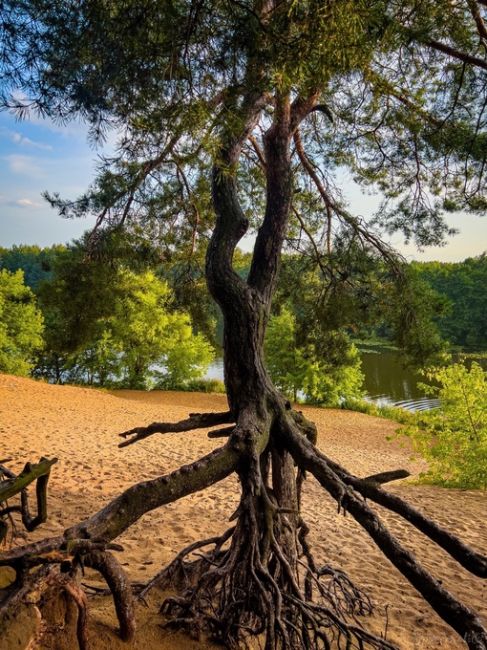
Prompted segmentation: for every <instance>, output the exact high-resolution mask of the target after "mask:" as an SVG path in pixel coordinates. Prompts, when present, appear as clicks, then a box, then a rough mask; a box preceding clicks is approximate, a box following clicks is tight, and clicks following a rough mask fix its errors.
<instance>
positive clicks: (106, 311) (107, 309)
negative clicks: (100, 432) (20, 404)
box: [0, 241, 214, 388]
mask: <svg viewBox="0 0 487 650" xmlns="http://www.w3.org/2000/svg"><path fill="white" fill-rule="evenodd" d="M87 250H88V248H87V246H86V241H82V242H79V243H75V244H73V245H70V246H67V247H65V246H54V247H51V248H45V249H41V248H39V247H37V246H14V247H13V248H11V249H0V269H1V270H0V371H3V372H10V373H13V374H19V375H26V374H32V375H34V376H37V377H43V378H46V379H48V380H49V381H53V382H57V383H64V382H70V383H87V384H95V385H100V386H126V387H131V388H149V387H153V386H155V385H158V386H161V387H172V388H182V387H185V386H186V385H187V384H189V383H190V382H191V381H194V380H197V379H198V378H199V377H201V376H202V375H204V373H205V372H206V369H207V368H208V365H209V364H210V363H211V361H212V360H213V358H214V349H213V346H212V345H211V343H210V341H209V340H208V337H206V336H205V335H204V333H202V332H196V331H194V328H193V326H192V323H191V318H190V315H189V313H188V312H187V311H185V310H183V309H180V308H179V305H178V304H177V301H176V299H175V296H174V292H173V291H172V290H171V287H170V285H169V283H168V281H167V280H166V279H165V278H164V277H162V276H161V275H160V274H158V273H157V267H156V270H153V269H152V268H151V266H153V260H150V259H149V258H147V257H146V258H144V255H142V254H139V255H136V256H133V258H132V261H131V262H130V263H129V262H128V260H129V259H130V258H129V257H128V256H126V255H122V251H121V250H120V249H117V248H116V247H115V248H114V249H113V250H111V251H110V252H109V253H107V254H106V255H104V254H103V251H100V250H98V252H97V254H96V255H94V256H90V254H89V253H88V252H87ZM139 253H140V251H139Z"/></svg>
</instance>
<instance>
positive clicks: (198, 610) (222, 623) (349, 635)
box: [143, 486, 394, 650]
mask: <svg viewBox="0 0 487 650" xmlns="http://www.w3.org/2000/svg"><path fill="white" fill-rule="evenodd" d="M248 488H250V486H247V487H246V489H244V494H243V496H242V501H241V504H240V514H239V518H238V523H237V525H236V527H235V528H234V529H231V530H230V531H227V533H226V534H225V535H224V536H222V538H219V539H218V538H213V539H212V540H207V541H206V542H205V544H210V543H211V544H213V545H214V547H215V548H214V549H213V550H212V551H211V552H209V553H206V554H205V555H203V556H201V557H199V558H198V559H197V560H193V561H192V562H190V561H187V562H186V563H185V565H184V566H183V567H181V562H182V560H183V556H181V555H180V556H179V557H178V569H179V574H180V576H179V577H181V574H182V575H183V577H184V578H185V581H186V588H185V589H184V590H183V592H182V595H181V596H179V597H172V598H168V599H166V601H165V602H164V603H163V605H162V607H161V611H162V612H163V613H164V614H166V615H167V617H168V620H167V623H166V625H168V626H175V627H183V628H185V629H186V630H187V631H188V632H189V633H190V634H192V635H194V636H199V634H201V633H207V634H209V635H210V637H211V638H212V639H214V640H216V641H218V642H220V643H223V644H224V645H225V647H228V648H231V649H237V648H244V647H250V646H249V645H248V640H249V637H257V638H261V639H262V643H263V645H264V647H265V648H268V649H270V648H276V647H279V648H283V649H293V650H294V649H295V650H298V649H299V650H301V649H302V648H354V647H356V648H379V649H381V650H385V649H391V648H393V647H394V646H393V645H392V644H390V643H389V642H387V641H386V640H385V639H382V638H379V637H376V636H374V635H372V634H370V633H368V632H367V631H366V630H364V628H363V627H362V625H361V624H360V622H359V620H358V617H359V616H363V615H368V614H370V613H371V612H372V604H371V602H370V599H369V598H368V597H367V596H366V595H365V594H364V593H363V592H362V591H361V590H360V589H358V588H357V587H356V586H355V585H353V584H352V582H351V581H350V580H349V579H348V578H347V576H346V575H345V574H344V573H343V572H341V571H339V570H334V569H331V568H330V567H322V568H317V567H316V564H315V562H314V560H313V558H312V555H311V552H310V549H309V546H308V545H307V543H306V542H305V541H304V540H305V537H306V532H305V531H306V527H305V524H304V523H302V524H301V528H300V530H301V531H302V533H301V536H300V537H301V541H302V543H301V559H299V571H298V574H296V573H295V571H294V569H293V568H292V566H291V564H290V562H289V560H288V558H287V557H286V556H285V553H284V550H283V548H282V546H281V543H280V540H279V538H280V537H281V535H282V528H283V527H286V526H287V525H288V523H287V522H286V517H285V515H284V514H283V513H279V512H278V508H277V507H275V509H274V510H273V512H269V504H270V503H272V500H271V497H270V496H269V495H267V497H264V489H265V488H264V487H263V486H261V488H260V490H259V492H260V494H259V495H256V494H253V493H252V492H255V490H254V491H252V490H250V489H248ZM227 540H229V545H228V547H226V548H224V549H222V546H223V545H224V544H225V542H227ZM303 542H304V543H303ZM199 547H200V545H199V544H198V543H196V544H193V545H191V546H190V547H188V548H187V549H185V551H184V553H185V554H189V553H191V552H194V551H195V550H197V549H198V548H199ZM171 566H174V565H170V567H171ZM181 569H182V570H181ZM169 573H170V568H169V567H168V570H166V571H164V572H162V573H161V574H159V576H157V577H156V578H155V579H154V580H153V581H151V582H150V583H149V584H148V585H147V587H146V589H145V590H144V592H143V593H144V595H145V594H146V593H147V591H148V589H150V588H151V587H152V586H154V585H156V584H158V585H159V586H161V578H162V577H164V579H167V578H168V577H169ZM300 583H302V584H303V587H301V584H300Z"/></svg>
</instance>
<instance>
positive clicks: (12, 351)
mask: <svg viewBox="0 0 487 650" xmlns="http://www.w3.org/2000/svg"><path fill="white" fill-rule="evenodd" d="M42 331H43V319H42V314H41V312H40V310H39V309H38V308H37V305H36V301H35V296H34V294H33V293H32V291H31V290H30V289H29V288H28V287H26V286H25V284H24V274H23V272H22V271H16V272H15V273H9V272H8V271H6V270H5V269H3V270H1V271H0V371H1V372H7V373H11V374H13V375H28V374H29V372H30V371H31V370H32V367H33V357H34V355H35V353H36V352H37V351H38V350H39V349H40V348H41V347H42V345H43V339H42Z"/></svg>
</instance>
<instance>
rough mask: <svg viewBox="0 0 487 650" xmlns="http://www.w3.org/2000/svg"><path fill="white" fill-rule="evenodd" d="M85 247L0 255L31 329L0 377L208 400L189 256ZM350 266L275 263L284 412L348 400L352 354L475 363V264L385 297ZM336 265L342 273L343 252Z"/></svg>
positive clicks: (370, 269)
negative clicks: (372, 350)
mask: <svg viewBox="0 0 487 650" xmlns="http://www.w3.org/2000/svg"><path fill="white" fill-rule="evenodd" d="M87 245H88V242H87V236H86V237H85V239H84V240H81V241H79V242H74V243H73V244H71V245H68V246H64V245H55V246H51V247H47V248H41V247H39V246H24V245H19V246H13V247H11V248H0V269H1V270H3V271H4V272H8V273H9V274H15V273H17V272H18V271H21V272H22V273H23V282H24V283H25V287H26V288H24V289H22V292H20V293H18V292H19V287H20V285H21V284H22V279H21V278H20V276H18V275H17V280H16V286H17V293H18V295H17V296H14V295H13V294H12V296H11V300H13V301H14V302H20V303H22V305H23V309H24V310H26V309H28V311H24V312H23V315H22V319H23V320H24V321H25V320H28V321H30V326H31V327H30V328H26V327H25V326H24V329H23V330H22V332H19V333H18V338H19V337H20V340H21V341H22V343H21V344H20V348H22V349H20V350H18V352H17V354H16V355H13V357H12V355H11V357H12V359H11V362H10V363H9V362H8V361H7V356H8V355H7V352H6V348H7V347H8V346H10V348H9V349H10V350H12V344H11V342H10V343H8V342H7V339H5V342H4V344H3V347H4V348H5V349H4V350H3V351H2V353H1V354H2V355H3V356H2V357H0V362H1V363H2V369H3V370H4V371H7V372H13V373H16V372H20V373H21V374H25V373H26V372H27V371H30V372H31V373H32V374H33V375H34V376H38V377H44V378H47V379H48V380H50V381H55V382H75V383H89V384H96V385H118V386H129V387H136V388H150V387H151V388H153V387H159V388H185V389H193V390H198V389H199V390H202V389H203V390H220V389H221V386H220V385H219V383H218V382H216V381H209V380H207V381H202V380H201V378H202V376H203V375H204V373H205V371H206V369H207V367H208V365H209V363H211V361H212V360H213V359H214V357H215V354H216V353H218V350H219V349H220V346H221V336H222V322H221V317H220V314H219V311H218V308H217V307H216V306H215V305H214V303H213V302H212V301H211V299H210V297H209V294H208V292H207V289H206V284H205V281H204V275H203V270H202V267H203V265H202V263H201V260H200V259H198V256H196V257H195V258H194V259H193V258H189V259H188V258H187V257H185V256H183V255H181V254H178V251H177V250H176V252H174V251H173V252H172V254H171V255H169V254H168V253H167V252H166V253H164V254H161V252H160V250H159V251H158V250H157V249H155V248H154V246H153V245H152V244H149V243H148V242H147V241H146V240H145V239H143V238H140V239H138V238H136V239H135V245H134V239H132V240H131V245H133V249H134V250H135V253H136V254H135V255H132V254H131V255H129V254H128V246H129V243H128V239H127V238H123V237H122V238H118V239H117V237H116V236H112V237H111V238H107V240H106V242H105V246H103V245H102V246H100V245H98V246H97V248H96V251H95V250H93V251H92V252H91V253H88V252H87V250H88V248H87ZM354 254H355V258H354V259H353V260H351V259H347V268H348V269H349V274H350V277H353V282H351V281H350V280H349V278H348V277H343V276H340V277H339V280H338V281H336V282H331V281H330V280H329V279H325V278H324V277H323V274H322V272H321V269H320V268H319V267H317V265H316V263H314V262H313V261H312V260H309V259H306V258H305V259H303V258H302V257H301V258H298V257H296V256H293V255H292V254H291V253H288V254H286V255H284V258H283V264H282V274H281V280H280V283H279V287H278V291H277V295H276V299H275V304H274V308H273V312H274V313H273V317H272V318H271V322H270V325H269V330H268V334H267V339H266V354H267V361H268V364H269V367H270V370H271V373H272V376H273V378H274V380H275V381H276V383H278V385H279V386H280V388H281V389H282V390H283V391H284V392H286V394H288V395H289V396H290V397H291V398H294V399H296V397H297V395H298V393H301V394H303V393H304V394H306V395H307V398H308V400H309V401H311V402H314V403H323V404H337V403H338V402H339V401H340V399H341V398H343V396H345V397H346V398H348V399H351V398H357V397H359V396H360V394H361V393H360V388H361V383H362V375H361V373H360V361H359V356H358V351H357V347H360V346H363V345H368V344H379V345H381V344H382V345H395V346H397V347H398V349H399V350H402V351H403V352H404V357H405V360H406V362H408V363H410V364H411V365H413V366H415V367H418V366H421V365H422V364H424V363H425V362H430V361H437V360H438V358H439V355H440V354H441V353H442V352H443V351H445V350H446V349H447V348H450V349H451V348H456V349H461V350H475V351H483V350H485V349H487V289H486V287H487V256H486V255H481V256H479V257H474V258H468V259H466V260H464V261H463V262H458V263H442V262H423V263H421V262H412V263H410V264H408V265H407V266H406V269H407V276H408V277H407V282H406V283H405V284H404V286H403V287H402V288H400V289H398V286H397V282H388V281H387V277H386V276H387V274H386V273H385V272H384V269H383V268H381V265H380V263H379V262H378V261H377V260H375V259H374V260H372V259H370V258H367V257H366V256H364V255H358V254H357V252H356V251H355V253H354ZM336 255H337V257H340V264H342V265H343V262H344V260H343V255H344V254H343V251H341V252H340V249H339V248H338V250H337V253H336ZM340 255H341V256H340ZM346 255H348V256H349V257H350V255H351V253H350V247H349V248H348V249H347V252H346ZM332 263H333V259H332V258H330V264H332ZM236 267H237V268H238V269H239V273H240V274H241V275H242V276H244V277H245V276H246V274H247V273H248V268H249V255H247V254H245V253H241V252H238V253H237V256H236ZM5 291H6V288H5V287H4V294H5ZM27 303H29V304H28V305H27ZM36 310H37V311H36ZM39 311H40V314H42V316H41V315H40V314H39ZM5 313H6V312H5V310H4V317H3V318H2V316H1V315H0V322H2V321H3V322H5ZM41 320H42V321H43V328H42V326H41V322H40V321H41ZM148 324H150V326H149V327H148ZM12 327H13V325H12V324H11V325H10V328H11V329H12ZM41 329H43V332H42V335H41V334H40V331H41ZM41 337H42V338H41ZM22 346H23V347H22ZM154 366H157V368H156V369H155V370H154Z"/></svg>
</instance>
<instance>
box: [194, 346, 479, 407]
mask: <svg viewBox="0 0 487 650" xmlns="http://www.w3.org/2000/svg"><path fill="white" fill-rule="evenodd" d="M361 358H362V372H363V373H364V375H365V381H364V389H365V393H366V399H369V400H371V401H372V402H375V403H377V404H379V405H383V406H384V405H390V406H400V407H402V408H404V409H406V410H408V411H422V410H425V409H431V408H434V407H435V406H437V405H438V400H436V399H432V398H431V397H426V396H425V394H424V393H423V392H422V391H421V390H419V389H418V387H417V384H418V382H421V381H424V379H423V378H422V377H421V376H420V375H419V373H417V372H414V371H413V370H411V369H410V368H404V366H403V363H402V360H401V358H400V356H399V354H398V353H397V352H395V351H393V350H380V351H366V352H365V351H363V352H361ZM480 364H481V365H482V366H483V367H484V368H485V367H486V366H487V363H486V361H485V359H482V360H480ZM207 377H208V378H209V379H223V361H222V360H221V359H218V360H217V361H215V363H213V364H212V365H211V366H210V368H209V369H208V373H207Z"/></svg>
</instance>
